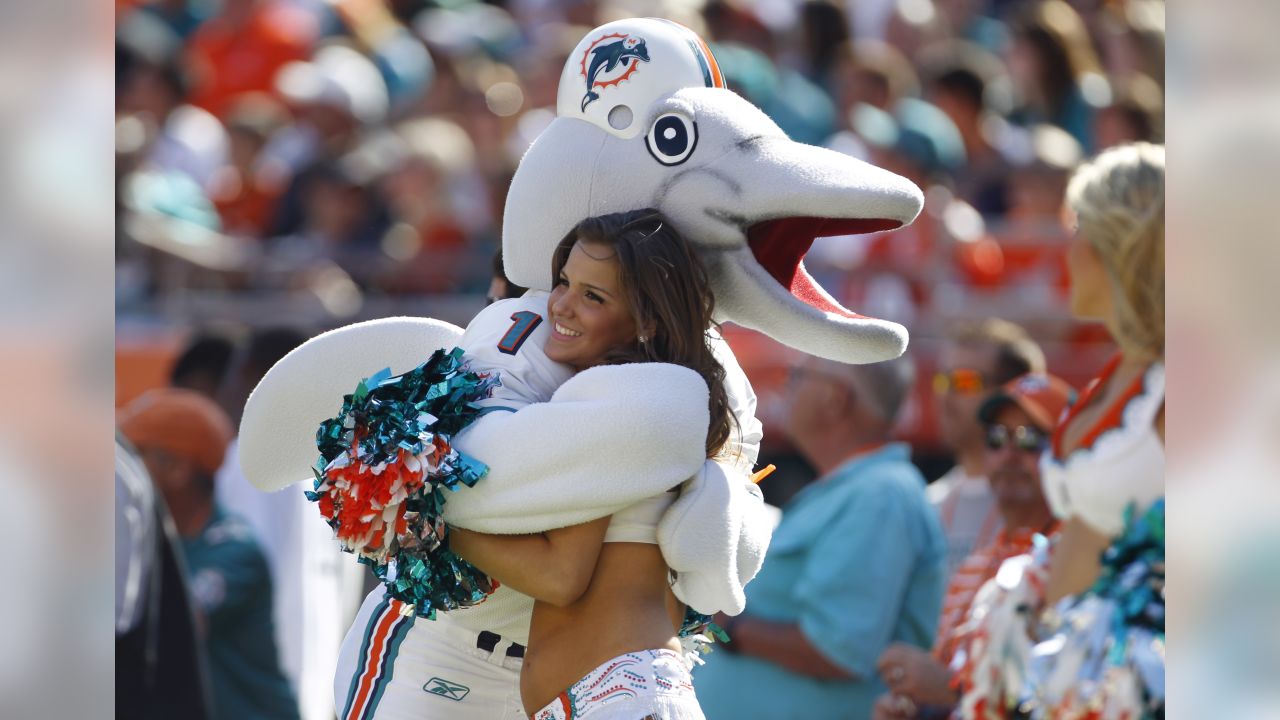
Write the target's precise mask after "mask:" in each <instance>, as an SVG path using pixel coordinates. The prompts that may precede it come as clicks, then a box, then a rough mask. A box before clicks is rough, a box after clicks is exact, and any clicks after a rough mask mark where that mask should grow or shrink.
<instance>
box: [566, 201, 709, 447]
mask: <svg viewBox="0 0 1280 720" xmlns="http://www.w3.org/2000/svg"><path fill="white" fill-rule="evenodd" d="M578 242H583V243H589V244H595V245H602V246H605V247H610V248H613V250H614V252H615V253H616V254H617V258H618V268H619V270H618V272H619V276H620V282H621V285H622V293H623V295H624V296H625V297H626V299H627V302H628V304H629V306H630V308H631V314H632V317H633V318H634V320H635V324H636V328H638V329H639V331H640V332H641V333H644V334H645V335H646V337H645V338H644V341H643V342H641V341H640V340H639V338H637V339H636V341H635V342H632V343H629V344H627V345H624V346H622V347H617V348H614V349H612V350H610V351H609V352H608V353H607V354H606V355H605V358H604V360H603V362H602V364H605V365H618V364H622V363H631V362H666V363H673V364H676V365H682V366H684V367H687V368H689V369H690V370H693V371H694V372H696V373H698V374H699V375H701V376H702V378H703V379H704V380H706V381H707V389H708V391H709V392H710V396H711V400H710V409H711V425H710V427H709V428H708V430H707V457H714V456H715V455H717V454H719V453H720V451H721V449H722V448H723V447H724V445H725V444H726V443H727V442H728V440H729V435H730V433H731V431H732V427H731V423H732V422H733V416H732V414H731V413H730V412H729V399H728V395H727V393H726V392H725V388H724V378H725V372H724V367H722V366H721V365H720V363H719V361H717V360H716V358H715V355H714V354H712V352H711V346H710V345H709V344H708V341H707V340H708V338H707V330H708V328H710V327H713V325H714V323H713V321H712V319H711V316H712V313H713V311H714V310H715V296H714V295H712V293H711V286H710V283H709V281H708V279H707V271H706V269H705V268H704V267H703V266H702V262H701V261H700V260H698V257H697V255H695V254H694V252H693V248H692V246H690V245H689V243H688V241H686V240H685V239H684V238H683V237H682V236H681V235H680V234H679V233H677V232H676V231H675V228H673V227H671V223H669V222H667V221H666V219H665V218H663V217H662V215H661V213H659V212H658V211H657V210H652V209H644V210H633V211H630V212H623V213H614V214H612V215H601V216H598V217H591V218H587V219H586V220H583V221H582V222H580V223H578V225H577V227H575V228H574V229H573V230H571V231H569V233H568V234H567V235H565V236H564V238H563V239H562V240H561V241H560V244H559V245H558V246H557V247H556V251H555V254H554V255H552V259H551V277H552V278H557V277H560V271H561V270H562V269H563V268H564V265H565V263H566V262H567V261H568V259H569V253H570V252H571V251H572V250H573V246H574V245H575V244H576V243H578Z"/></svg>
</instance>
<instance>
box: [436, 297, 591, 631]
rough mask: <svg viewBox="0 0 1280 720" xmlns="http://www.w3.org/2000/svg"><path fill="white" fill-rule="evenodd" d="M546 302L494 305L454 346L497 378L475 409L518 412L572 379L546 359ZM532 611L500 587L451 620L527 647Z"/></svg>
mask: <svg viewBox="0 0 1280 720" xmlns="http://www.w3.org/2000/svg"><path fill="white" fill-rule="evenodd" d="M547 297H548V293H546V292H542V291H536V290H534V291H530V292H528V293H526V294H525V295H524V296H523V297H519V298H513V299H511V300H499V301H498V302H496V303H493V304H492V305H490V306H488V307H486V308H485V309H483V310H481V311H480V312H479V314H477V315H476V316H475V318H474V319H473V320H472V321H471V323H470V324H468V325H467V330H466V332H464V333H463V334H462V340H461V341H460V342H459V346H460V347H461V348H462V349H463V351H465V352H466V356H467V359H468V366H469V368H470V370H471V371H472V372H477V373H496V374H497V375H498V382H499V383H500V384H499V385H498V386H496V387H495V388H494V389H493V393H492V394H491V395H490V396H489V398H488V399H486V400H482V401H480V402H478V403H477V404H479V405H481V406H484V407H503V408H511V409H512V410H519V409H520V408H522V407H524V406H526V405H529V404H531V403H538V402H546V401H547V400H549V399H551V395H552V394H553V393H555V391H556V388H558V387H560V385H561V384H563V383H564V381H566V380H568V379H569V378H570V377H572V376H573V369H572V368H570V367H569V366H568V365H564V364H562V363H558V362H555V361H554V360H552V359H550V358H548V357H547V353H546V344H547V338H548V337H549V334H550V332H551V324H550V323H549V322H547V320H546V317H547ZM482 482H483V481H482ZM532 612H533V598H531V597H529V596H527V595H524V594H521V593H519V592H516V591H515V590H513V589H511V588H509V587H507V586H505V585H503V586H500V587H499V588H498V590H497V591H495V592H494V593H493V595H490V596H489V598H488V599H487V600H485V601H484V602H482V603H480V604H479V605H476V606H474V607H470V608H467V609H465V610H455V611H453V612H452V613H450V615H451V617H453V619H455V620H457V621H458V623H459V624H460V625H462V626H463V627H465V628H467V629H469V630H474V631H476V632H479V631H481V630H488V631H490V632H494V633H497V634H499V635H501V636H503V637H505V638H508V639H510V640H514V641H515V642H518V643H520V644H522V645H527V644H528V643H529V616H530V613H532Z"/></svg>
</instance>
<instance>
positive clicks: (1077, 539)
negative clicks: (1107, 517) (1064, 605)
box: [1045, 517, 1111, 605]
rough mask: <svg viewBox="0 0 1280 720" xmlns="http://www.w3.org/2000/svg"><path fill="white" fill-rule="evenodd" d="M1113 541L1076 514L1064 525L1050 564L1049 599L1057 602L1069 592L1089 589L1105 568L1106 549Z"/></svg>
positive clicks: (1046, 591)
mask: <svg viewBox="0 0 1280 720" xmlns="http://www.w3.org/2000/svg"><path fill="white" fill-rule="evenodd" d="M1110 544H1111V541H1110V539H1109V538H1107V537H1106V536H1105V535H1103V534H1101V533H1099V532H1098V531H1097V530H1094V529H1093V528H1092V527H1090V526H1089V524H1088V523H1086V522H1085V521H1083V520H1081V519H1080V518H1078V517H1073V518H1071V519H1070V520H1068V521H1067V522H1066V523H1065V524H1064V525H1063V526H1062V533H1061V535H1060V536H1059V537H1058V544H1057V546H1056V547H1054V549H1053V559H1052V561H1050V564H1049V581H1048V583H1047V585H1046V587H1045V603H1046V604H1048V605H1053V604H1054V603H1056V602H1058V601H1059V600H1061V599H1062V598H1064V597H1066V596H1067V595H1076V594H1079V593H1082V592H1084V591H1085V590H1088V589H1089V587H1090V586H1091V585H1093V583H1094V582H1095V581H1096V580H1097V579H1098V573H1099V572H1100V571H1101V569H1102V561H1101V556H1102V551H1103V550H1106V549H1107V546H1108V545H1110Z"/></svg>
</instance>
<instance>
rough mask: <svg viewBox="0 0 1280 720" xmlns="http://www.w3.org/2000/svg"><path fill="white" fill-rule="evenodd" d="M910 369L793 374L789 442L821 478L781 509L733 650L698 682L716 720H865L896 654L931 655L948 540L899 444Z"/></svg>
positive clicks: (731, 625)
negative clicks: (913, 649)
mask: <svg viewBox="0 0 1280 720" xmlns="http://www.w3.org/2000/svg"><path fill="white" fill-rule="evenodd" d="M913 374H914V369H913V365H912V363H911V362H910V360H908V359H905V358H904V359H899V360H894V361H889V362H882V363H875V364H872V365H843V364H837V363H833V362H830V361H826V360H817V359H810V360H808V361H806V362H804V363H802V364H800V365H797V366H795V369H794V374H793V380H792V382H791V385H790V389H789V403H790V413H789V420H788V424H787V433H788V435H790V437H791V439H792V440H793V441H794V442H795V444H796V446H797V447H798V448H799V450H800V452H801V453H802V454H804V456H805V457H806V458H807V459H808V460H809V461H810V463H812V464H813V466H814V467H815V468H816V469H817V471H818V473H819V474H820V477H819V479H818V480H816V481H814V482H813V483H812V484H811V485H810V486H809V487H806V488H805V489H803V490H801V491H800V492H799V493H798V494H797V495H796V496H795V497H793V498H792V499H791V500H790V501H789V502H788V503H787V505H786V507H785V508H783V512H782V519H781V522H780V524H779V525H778V528H777V529H776V530H775V531H774V534H773V541H772V543H771V545H770V547H769V553H768V555H767V556H766V557H765V561H764V566H763V567H762V568H761V570H760V573H759V574H758V575H757V576H756V579H755V580H754V581H753V582H752V583H751V584H750V585H748V586H747V589H746V590H747V610H746V612H745V613H744V614H742V615H738V616H736V617H731V618H730V617H726V616H724V615H720V616H717V618H716V622H717V623H718V624H719V625H720V626H721V627H723V628H724V629H725V631H726V632H728V634H729V636H730V638H731V640H730V642H729V644H728V645H726V646H725V647H724V648H723V650H721V651H720V652H717V653H715V654H714V655H712V656H711V657H709V658H708V660H707V663H706V665H704V666H702V667H700V668H698V669H697V671H696V672H695V677H694V687H695V688H696V690H697V693H698V699H699V702H700V703H701V704H702V708H703V711H704V712H705V713H706V716H707V718H709V720H720V719H722V718H744V717H778V718H780V717H795V716H796V715H797V713H799V714H802V715H803V716H804V717H806V718H815V719H817V718H847V717H866V716H867V715H868V714H869V713H870V711H871V706H872V703H873V702H874V700H875V698H876V696H877V695H879V694H880V693H881V692H883V688H884V686H883V685H882V684H881V683H880V681H879V679H878V678H877V676H876V674H875V662H876V659H877V658H879V656H880V653H881V652H882V651H883V650H884V649H885V648H886V647H887V646H888V645H889V644H891V643H895V642H903V643H909V644H912V645H915V646H917V647H921V648H924V647H928V646H930V645H931V644H932V642H933V637H934V631H935V629H936V627H937V621H938V613H939V611H940V610H941V607H942V593H943V589H944V585H945V575H944V573H945V562H946V540H945V538H944V537H943V534H942V528H941V526H940V525H939V523H938V518H937V515H936V514H935V513H934V512H933V509H932V508H930V507H929V505H928V503H927V501H926V500H925V498H924V480H923V478H922V477H921V476H920V473H919V471H917V470H916V469H915V467H914V466H913V465H912V464H911V462H910V452H911V451H910V448H909V447H908V446H907V445H906V444H905V443H895V442H891V441H890V437H891V430H892V428H893V425H894V421H895V419H896V418H897V415H898V412H899V410H900V409H901V407H902V404H903V401H904V400H905V399H906V397H907V395H908V393H909V391H910V388H911V381H912V376H913Z"/></svg>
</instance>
